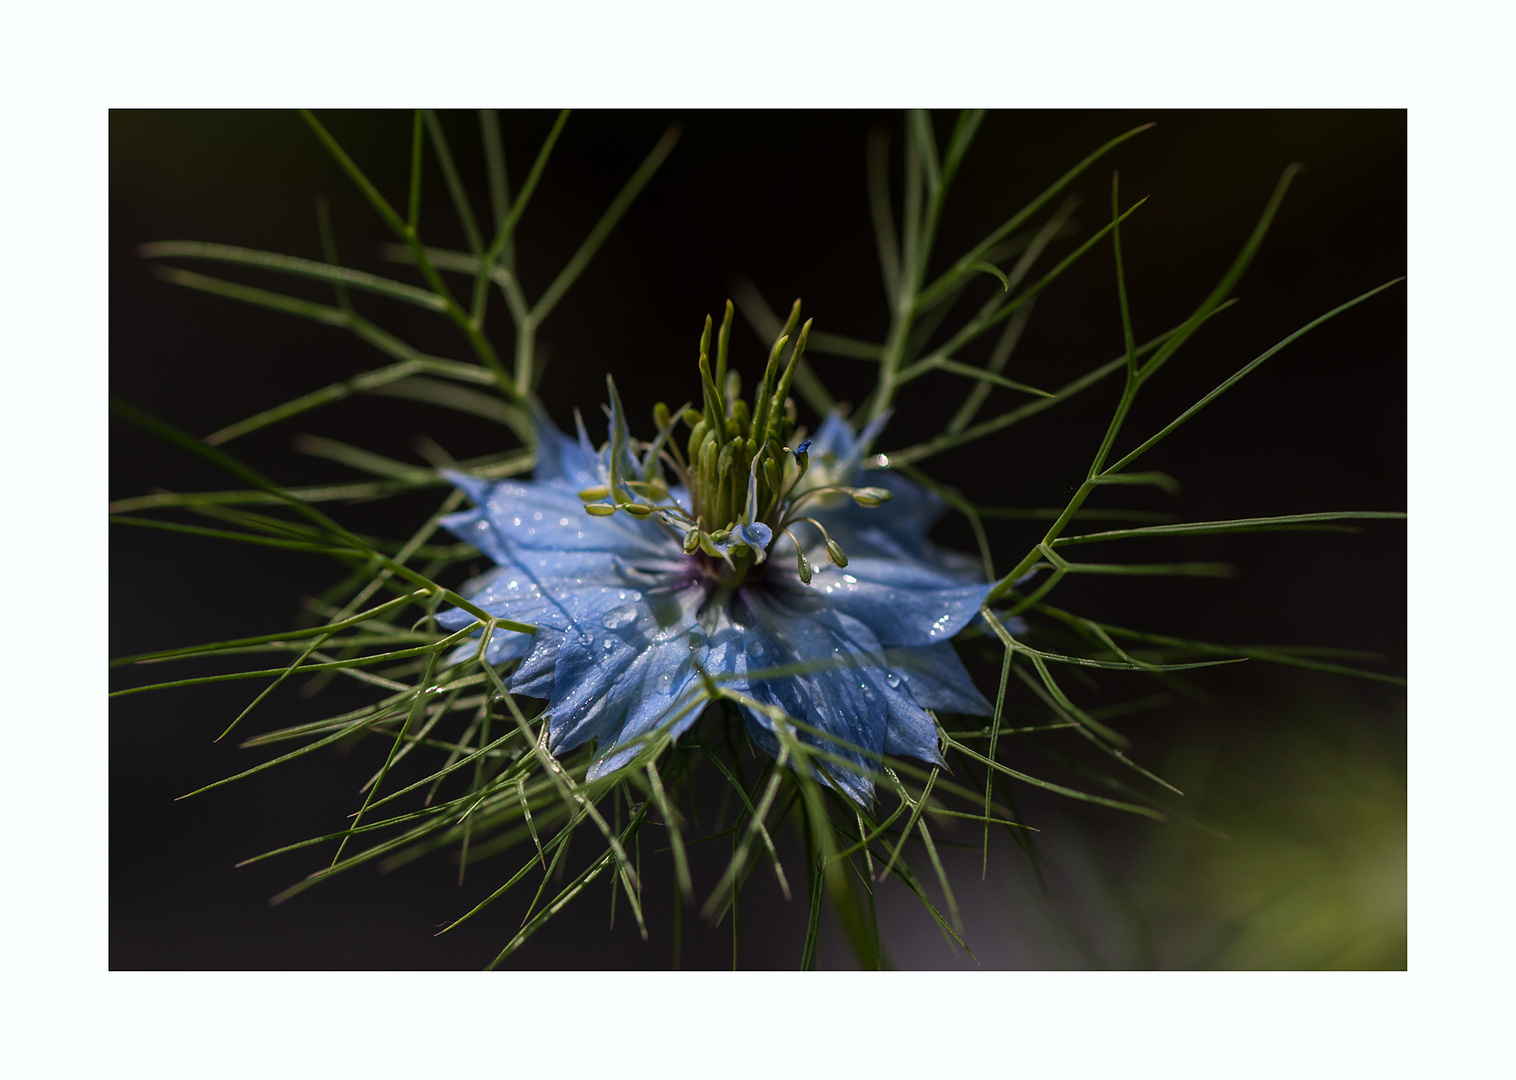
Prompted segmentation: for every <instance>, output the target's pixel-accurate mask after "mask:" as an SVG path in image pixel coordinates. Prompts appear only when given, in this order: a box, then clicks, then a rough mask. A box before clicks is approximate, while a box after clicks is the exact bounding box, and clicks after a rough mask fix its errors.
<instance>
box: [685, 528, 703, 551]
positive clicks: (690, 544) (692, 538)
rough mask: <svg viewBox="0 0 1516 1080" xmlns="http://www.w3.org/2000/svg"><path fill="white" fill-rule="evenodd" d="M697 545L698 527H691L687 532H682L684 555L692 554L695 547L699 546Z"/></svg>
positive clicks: (698, 540) (698, 542) (698, 537)
mask: <svg viewBox="0 0 1516 1080" xmlns="http://www.w3.org/2000/svg"><path fill="white" fill-rule="evenodd" d="M699 546H700V530H699V529H691V530H690V531H689V532H687V533H685V534H684V553H685V554H686V555H693V554H695V549H696V548H697V547H699Z"/></svg>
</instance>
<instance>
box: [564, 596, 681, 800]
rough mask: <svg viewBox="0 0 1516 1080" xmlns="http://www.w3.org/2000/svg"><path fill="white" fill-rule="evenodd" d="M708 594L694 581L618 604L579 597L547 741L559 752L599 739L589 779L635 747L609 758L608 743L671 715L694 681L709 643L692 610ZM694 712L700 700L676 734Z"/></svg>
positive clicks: (619, 742)
mask: <svg viewBox="0 0 1516 1080" xmlns="http://www.w3.org/2000/svg"><path fill="white" fill-rule="evenodd" d="M705 596H706V593H705V589H704V587H703V586H701V585H699V584H698V583H691V584H689V585H687V586H685V587H684V588H682V589H680V590H678V591H676V592H673V593H664V594H658V595H646V594H641V595H639V596H638V598H637V599H628V600H626V601H624V602H622V603H616V599H617V598H616V597H615V596H614V595H606V594H602V595H599V596H584V597H582V598H581V601H582V608H581V611H580V618H579V619H578V620H577V621H576V623H575V626H574V628H573V629H572V630H570V631H568V632H567V633H566V634H565V635H564V638H563V642H562V644H561V646H560V648H559V651H558V657H557V665H556V671H555V675H554V680H553V692H552V697H551V698H550V699H549V701H548V706H547V715H548V716H549V723H548V737H549V744H548V745H549V747H550V748H551V749H552V750H553V751H554V752H557V751H559V750H569V749H572V748H573V747H576V746H579V745H582V744H583V743H585V742H588V741H589V740H590V739H598V740H600V753H599V759H600V760H599V762H598V763H597V766H596V767H595V769H594V770H592V772H591V776H590V778H591V779H593V778H594V777H595V776H598V775H601V774H602V773H604V772H607V771H609V770H610V769H612V768H615V767H616V766H617V765H618V764H620V763H621V762H622V761H624V760H626V759H627V758H628V757H629V756H630V755H634V754H635V753H636V752H637V750H638V749H639V748H638V747H636V746H633V747H630V748H628V751H627V753H626V754H623V755H621V757H620V760H619V761H617V762H612V763H609V764H607V759H608V757H609V755H611V752H612V751H613V750H615V749H617V748H619V747H625V746H627V744H628V743H631V742H633V741H634V740H635V739H637V738H638V737H639V736H641V735H643V734H645V733H646V732H648V731H650V730H652V729H653V728H655V727H657V726H659V724H661V723H663V722H665V721H667V720H669V719H670V718H671V717H672V716H673V715H674V713H675V712H676V711H677V705H678V704H679V701H680V698H681V697H682V696H683V695H684V694H685V693H686V691H688V690H689V689H690V687H691V685H692V684H693V683H694V682H695V681H696V679H697V674H696V671H695V662H696V661H699V662H701V663H703V662H704V651H705V649H706V644H707V643H706V637H705V634H704V632H703V631H701V630H700V628H699V624H698V623H697V622H696V620H695V614H696V612H697V611H698V610H699V608H700V605H701V604H702V603H704V601H705ZM699 714H700V709H699V708H698V707H697V708H694V709H691V710H690V711H689V712H687V713H686V714H685V715H684V716H683V717H681V718H680V720H679V722H678V723H677V724H676V725H675V734H676V735H677V734H679V733H680V732H682V731H683V730H684V729H685V728H687V727H688V726H689V725H690V724H692V723H694V721H695V719H696V717H698V716H699Z"/></svg>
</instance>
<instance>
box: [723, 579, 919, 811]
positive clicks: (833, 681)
mask: <svg viewBox="0 0 1516 1080" xmlns="http://www.w3.org/2000/svg"><path fill="white" fill-rule="evenodd" d="M731 615H732V620H733V622H732V629H733V631H734V632H735V635H737V636H738V637H740V641H741V643H742V647H741V649H740V651H739V650H737V649H735V648H734V649H733V650H732V653H733V655H732V657H731V662H732V664H733V667H732V669H731V670H735V671H736V672H738V673H739V674H740V675H742V677H743V678H742V681H743V682H744V683H745V684H746V685H747V686H748V687H749V688H750V689H749V691H748V692H749V694H750V695H751V696H752V697H753V698H755V699H756V700H757V701H760V702H762V703H764V704H766V705H771V706H775V707H777V708H779V709H782V710H783V711H784V712H786V713H788V714H789V715H790V716H793V717H794V718H795V719H797V720H800V721H802V722H804V723H806V724H808V725H810V726H811V727H814V728H817V729H819V730H820V731H821V732H823V733H826V734H830V735H834V736H836V737H837V738H838V739H841V740H844V741H845V742H847V743H850V744H852V746H853V747H857V748H858V749H853V748H851V747H848V746H842V745H839V744H837V743H835V742H830V741H828V740H827V739H825V738H824V737H823V736H817V735H814V734H811V733H810V732H804V731H802V732H799V738H800V739H801V740H802V741H803V742H805V743H807V744H809V745H812V746H817V747H819V748H820V749H822V750H825V751H826V752H828V753H830V754H834V755H836V756H838V757H840V758H843V759H844V760H845V761H848V762H851V763H853V767H852V768H849V767H847V766H845V765H839V764H837V763H828V765H827V768H828V770H829V773H830V780H831V782H832V783H833V784H834V785H835V786H836V787H837V788H839V789H840V790H841V791H843V792H844V793H846V794H847V795H848V796H849V797H850V798H852V799H854V800H856V801H858V802H860V803H867V802H868V801H869V800H870V799H871V798H872V797H873V788H874V785H873V781H872V779H871V776H870V774H872V773H873V772H876V771H877V770H878V768H879V759H878V755H879V754H881V753H882V752H883V751H884V747H885V740H886V729H887V727H888V720H889V713H890V704H889V690H890V689H891V688H890V687H889V686H888V684H887V683H886V682H885V674H886V672H885V668H884V664H883V660H884V655H883V650H882V649H881V647H880V645H879V642H878V640H877V639H876V638H875V637H874V635H873V634H872V633H870V631H869V629H868V627H866V626H864V625H863V624H862V623H860V622H858V621H857V620H856V619H851V618H849V617H848V616H846V615H844V614H841V613H840V612H837V611H833V610H830V609H828V608H827V607H826V606H824V605H823V604H821V603H820V602H819V601H818V600H817V598H816V597H814V596H812V597H806V596H804V595H796V596H791V595H786V594H783V593H780V592H778V591H776V590H771V589H766V588H762V587H755V588H748V589H739V590H738V594H737V598H736V600H735V601H734V603H733V605H732V611H731ZM789 666H799V667H800V668H801V670H800V671H798V672H795V673H789V674H783V675H776V676H772V677H763V676H762V675H755V673H759V672H762V671H765V670H770V669H773V668H779V667H789ZM743 715H744V719H745V721H746V723H747V727H748V730H749V733H750V734H751V735H752V736H753V739H754V741H755V742H757V743H758V745H759V746H761V747H762V748H763V749H764V750H765V751H767V752H768V753H770V754H772V755H774V756H777V755H778V753H779V740H778V737H777V736H776V735H775V733H774V723H775V722H774V720H773V718H772V717H770V716H768V715H766V714H764V713H762V712H759V711H757V710H755V709H752V708H749V707H744V709H743Z"/></svg>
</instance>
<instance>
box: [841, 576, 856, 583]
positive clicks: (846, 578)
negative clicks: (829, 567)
mask: <svg viewBox="0 0 1516 1080" xmlns="http://www.w3.org/2000/svg"><path fill="white" fill-rule="evenodd" d="M842 580H843V581H845V582H847V583H848V584H849V585H856V584H858V579H857V578H855V577H854V576H853V575H852V574H843V575H842Z"/></svg>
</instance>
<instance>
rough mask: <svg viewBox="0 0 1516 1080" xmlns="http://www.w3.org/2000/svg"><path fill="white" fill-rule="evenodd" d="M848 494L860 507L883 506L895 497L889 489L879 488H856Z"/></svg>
mask: <svg viewBox="0 0 1516 1080" xmlns="http://www.w3.org/2000/svg"><path fill="white" fill-rule="evenodd" d="M848 494H850V495H852V496H853V501H854V502H855V503H857V504H858V505H859V506H883V505H884V504H885V503H887V502H889V501H890V500H891V499H893V498H894V497H895V495H894V493H893V492H891V491H889V490H888V489H886V488H877V487H866V488H854V489H853V490H852V491H850V492H849V493H848Z"/></svg>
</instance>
